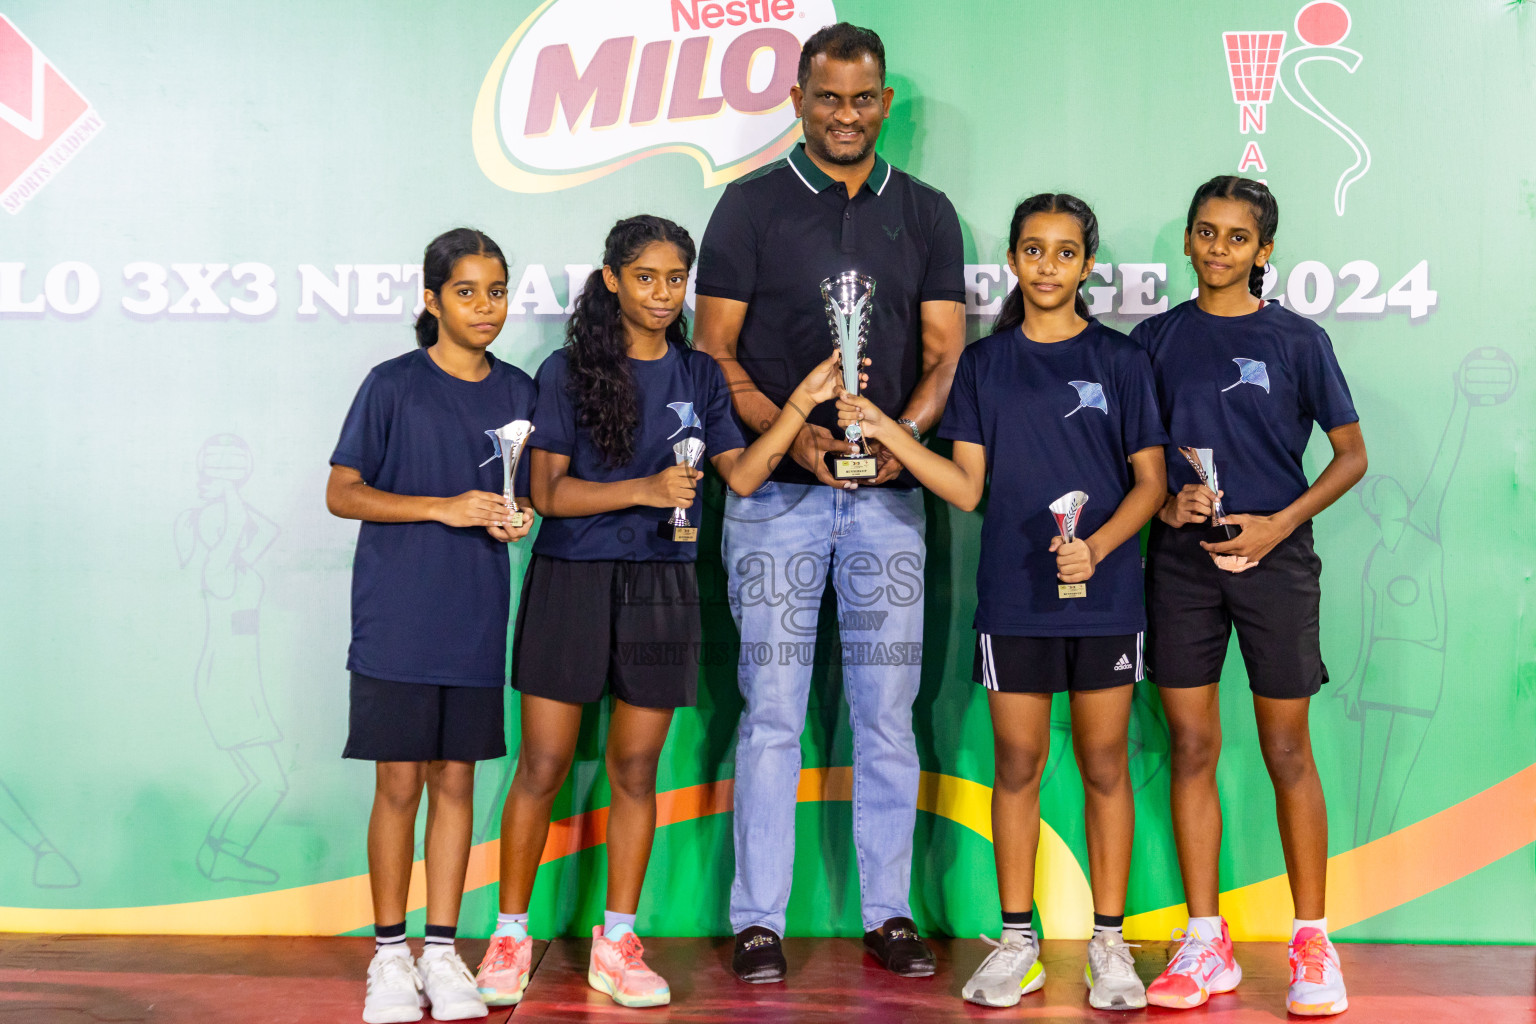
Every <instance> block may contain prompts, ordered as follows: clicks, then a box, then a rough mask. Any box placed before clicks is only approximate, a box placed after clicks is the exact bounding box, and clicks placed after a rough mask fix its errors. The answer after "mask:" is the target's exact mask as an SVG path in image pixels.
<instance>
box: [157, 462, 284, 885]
mask: <svg viewBox="0 0 1536 1024" xmlns="http://www.w3.org/2000/svg"><path fill="white" fill-rule="evenodd" d="M252 468H253V466H252V461H251V449H250V446H249V445H248V444H246V443H245V441H244V439H242V438H240V437H237V436H235V435H234V434H215V435H214V436H213V437H210V438H209V439H208V440H206V441H204V442H203V445H202V447H201V448H199V449H198V452H197V493H198V497H199V498H201V499H202V501H203V504H202V505H200V506H199V507H197V508H189V509H186V510H185V511H183V512H182V513H181V514H180V515H179V516H177V517H176V525H175V537H176V553H177V555H179V556H180V559H181V566H182V568H186V567H187V566H188V565H189V564H191V563H192V561H193V559H197V560H198V565H197V567H198V571H199V584H200V586H201V589H202V595H203V609H204V613H205V617H204V621H205V632H204V634H203V649H202V654H201V655H200V656H199V657H198V659H197V671H196V673H195V674H194V676H193V690H194V692H195V693H196V695H197V707H198V710H199V711H201V712H202V714H203V721H204V722H206V723H207V725H208V733H209V735H210V736H212V737H213V742H214V743H215V744H216V745H217V746H218V748H219V749H220V750H224V751H227V752H228V753H229V756H230V759H231V760H232V761H234V763H235V768H236V769H237V770H238V771H239V772H240V779H241V782H240V788H239V789H237V790H236V791H235V792H234V794H233V795H232V796H230V798H229V800H228V801H227V802H226V803H225V804H224V806H223V807H222V808H221V809H220V810H219V813H218V814H217V815H215V817H214V819H213V821H212V822H211V823H210V824H209V826H208V835H207V836H206V837H205V838H204V840H203V845H202V846H201V847H200V848H199V849H198V851H197V869H198V870H199V871H200V872H202V873H203V876H204V877H206V878H208V879H209V880H210V881H214V882H225V881H229V882H254V883H258V884H268V885H270V884H271V883H273V882H276V881H277V879H278V874H277V872H276V871H273V870H272V869H271V868H268V867H264V866H262V865H260V864H256V863H253V862H252V861H250V860H249V859H248V854H249V853H250V851H251V847H253V846H255V845H256V840H257V838H258V837H259V836H260V835H261V832H262V829H264V828H266V826H267V822H268V821H270V820H271V819H272V815H273V813H274V812H276V810H277V808H278V805H279V804H281V803H282V802H283V798H284V797H286V796H287V795H288V778H287V775H286V773H284V771H283V766H282V764H281V762H279V760H278V757H277V750H276V744H277V742H278V741H279V740H281V739H282V738H283V734H282V732H281V730H279V729H278V727H277V722H276V721H275V720H274V719H273V718H272V712H271V709H269V708H268V706H267V695H266V692H265V690H264V689H263V687H262V681H261V653H260V641H261V598H262V590H263V582H262V578H261V574H260V573H258V572H257V571H256V570H255V569H254V568H253V565H254V564H255V562H256V561H257V560H258V559H260V558H261V556H262V555H264V554H266V552H267V550H268V549H269V548H270V547H271V546H272V542H273V541H275V540H276V539H277V535H278V528H277V525H276V524H275V523H273V522H272V520H270V519H268V518H267V517H266V516H264V515H262V514H261V513H260V512H258V511H256V510H255V509H254V508H252V507H251V506H250V505H249V504H247V503H246V500H245V498H244V496H243V495H241V493H240V488H241V486H242V485H244V484H245V482H246V481H247V480H249V479H250V478H251V471H252Z"/></svg>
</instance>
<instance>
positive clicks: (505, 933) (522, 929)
mask: <svg viewBox="0 0 1536 1024" xmlns="http://www.w3.org/2000/svg"><path fill="white" fill-rule="evenodd" d="M491 934H492V935H493V936H501V937H504V938H513V939H516V940H517V941H519V942H521V941H523V940H524V939H526V938H527V937H528V911H526V910H525V911H523V912H522V913H521V914H497V915H496V930H495V931H494V932H492V933H491Z"/></svg>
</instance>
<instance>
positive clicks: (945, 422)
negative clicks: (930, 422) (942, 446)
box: [939, 349, 987, 445]
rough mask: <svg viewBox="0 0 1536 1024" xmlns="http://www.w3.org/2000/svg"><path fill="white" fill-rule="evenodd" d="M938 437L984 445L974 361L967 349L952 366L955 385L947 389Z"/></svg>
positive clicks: (969, 350) (970, 351)
mask: <svg viewBox="0 0 1536 1024" xmlns="http://www.w3.org/2000/svg"><path fill="white" fill-rule="evenodd" d="M939 436H940V437H942V438H944V439H945V440H948V441H969V442H970V443H971V444H980V445H985V444H986V443H987V442H986V439H985V438H984V437H982V433H981V407H980V404H979V403H978V401H977V397H976V358H975V356H974V355H973V354H972V350H971V349H966V350H965V351H964V352H962V353H960V362H959V364H958V365H957V366H956V367H955V382H954V383H953V384H952V385H951V386H950V389H949V401H948V402H947V403H946V404H945V406H944V416H943V418H942V419H941V420H940V421H939Z"/></svg>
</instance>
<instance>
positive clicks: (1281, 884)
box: [1125, 765, 1536, 942]
mask: <svg viewBox="0 0 1536 1024" xmlns="http://www.w3.org/2000/svg"><path fill="white" fill-rule="evenodd" d="M1533 842H1536V765H1533V766H1531V767H1530V768H1526V769H1525V770H1524V771H1520V772H1517V773H1515V774H1514V775H1511V776H1510V777H1509V778H1507V779H1505V780H1504V781H1503V782H1500V783H1498V784H1496V785H1494V786H1490V787H1489V788H1488V789H1485V790H1483V791H1482V792H1481V793H1478V794H1477V795H1475V796H1471V797H1468V798H1467V799H1465V800H1463V801H1462V802H1461V803H1459V804H1453V805H1452V806H1450V807H1447V808H1446V809H1445V810H1443V811H1441V812H1440V813H1438V814H1434V815H1431V816H1430V817H1428V818H1425V819H1424V820H1423V821H1419V822H1415V823H1414V824H1412V825H1409V826H1407V827H1406V828H1401V829H1398V830H1397V831H1396V832H1393V833H1391V834H1390V835H1386V836H1382V837H1381V838H1380V839H1377V840H1375V841H1374V842H1370V843H1366V844H1365V845H1364V846H1357V847H1355V848H1354V849H1352V850H1345V851H1344V852H1343V853H1340V854H1336V855H1334V856H1332V857H1330V858H1328V927H1329V929H1330V930H1332V931H1337V930H1339V929H1341V928H1347V927H1349V926H1350V925H1352V924H1358V923H1359V922H1361V921H1364V920H1365V919H1366V918H1368V917H1374V916H1376V915H1377V914H1380V913H1383V912H1385V911H1388V910H1391V909H1392V908H1393V907H1397V906H1401V905H1402V904H1404V903H1407V902H1408V901H1409V900H1412V899H1417V898H1418V897H1420V896H1422V895H1424V894H1425V893H1427V892H1433V891H1434V890H1436V889H1439V888H1441V887H1442V886H1446V885H1449V884H1451V883H1452V882H1454V881H1456V880H1457V879H1458V878H1463V877H1465V876H1467V875H1470V874H1471V873H1472V872H1474V871H1476V870H1478V869H1479V868H1481V867H1485V866H1486V865H1488V864H1491V863H1493V862H1494V861H1496V860H1498V859H1499V858H1501V857H1506V856H1508V855H1509V854H1511V853H1514V852H1515V851H1516V850H1518V849H1520V848H1521V847H1522V846H1526V845H1528V844H1530V843H1533ZM1221 912H1222V914H1223V915H1225V917H1226V918H1227V923H1228V924H1229V925H1230V926H1231V928H1232V937H1233V938H1234V939H1242V940H1245V941H1250V942H1252V941H1269V940H1275V941H1278V940H1284V939H1289V938H1290V935H1291V929H1290V922H1291V893H1290V888H1289V886H1288V885H1287V884H1286V878H1285V876H1284V875H1276V876H1275V877H1274V878H1266V879H1264V881H1262V882H1254V883H1253V884H1252V885H1245V886H1242V887H1241V888H1238V889H1231V890H1229V891H1227V892H1224V893H1222V894H1221ZM1187 917H1188V914H1187V911H1186V910H1185V909H1184V904H1182V903H1179V904H1176V905H1174V906H1171V907H1164V908H1163V909H1161V910H1153V911H1149V912H1148V913H1145V914H1135V915H1132V916H1130V917H1127V918H1126V919H1125V933H1126V937H1127V938H1131V937H1135V938H1143V939H1161V938H1166V937H1167V936H1168V935H1169V934H1171V933H1172V931H1173V929H1175V928H1182V927H1184V924H1185V922H1186V920H1187Z"/></svg>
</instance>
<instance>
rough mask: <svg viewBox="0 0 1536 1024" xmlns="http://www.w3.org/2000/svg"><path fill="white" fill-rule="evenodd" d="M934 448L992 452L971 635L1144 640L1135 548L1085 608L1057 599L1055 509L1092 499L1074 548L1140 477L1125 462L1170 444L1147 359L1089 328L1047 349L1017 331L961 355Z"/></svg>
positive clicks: (1107, 566) (1111, 565) (1101, 581)
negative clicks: (1077, 497)
mask: <svg viewBox="0 0 1536 1024" xmlns="http://www.w3.org/2000/svg"><path fill="white" fill-rule="evenodd" d="M939 436H940V437H945V438H948V439H950V440H951V441H969V442H971V443H972V444H979V445H984V446H985V447H986V449H987V473H988V478H989V491H988V498H987V512H986V518H985V519H984V520H983V522H982V527H981V559H980V564H979V565H978V567H977V570H976V622H975V625H976V629H977V631H979V632H982V633H991V634H994V635H1000V636H1118V635H1121V634H1125V633H1139V632H1140V631H1141V630H1143V629H1145V628H1146V621H1147V620H1146V610H1145V608H1144V606H1143V598H1142V576H1141V552H1140V549H1139V548H1138V546H1137V544H1136V542H1135V540H1134V539H1132V540H1128V541H1126V542H1125V543H1124V544H1121V545H1120V546H1119V547H1118V548H1116V549H1115V550H1114V551H1111V552H1110V553H1109V554H1108V555H1106V556H1105V557H1104V560H1103V561H1102V562H1100V563H1099V564H1098V567H1097V568H1096V569H1095V570H1094V574H1093V578H1092V579H1090V580H1089V581H1088V585H1087V586H1088V594H1087V596H1086V597H1077V598H1062V597H1060V596H1059V595H1058V594H1057V591H1056V587H1057V586H1058V585H1059V584H1060V583H1061V581H1060V580H1059V579H1057V578H1056V556H1055V555H1054V554H1053V553H1052V552H1051V550H1050V548H1051V538H1052V537H1055V536H1056V535H1057V533H1058V532H1059V531H1058V530H1057V528H1056V520H1055V518H1054V517H1053V516H1052V515H1051V511H1050V507H1049V506H1050V504H1051V502H1053V501H1055V500H1056V499H1057V498H1059V497H1061V496H1062V495H1064V494H1066V493H1068V492H1069V491H1085V492H1087V494H1088V503H1087V504H1086V505H1084V506H1083V510H1082V512H1081V514H1080V515H1079V517H1078V522H1077V531H1076V536H1077V537H1078V538H1079V539H1082V540H1086V539H1087V538H1088V537H1089V536H1091V535H1092V534H1093V532H1094V531H1095V530H1097V529H1098V528H1099V527H1101V526H1103V525H1104V523H1105V522H1107V521H1108V520H1109V517H1110V516H1111V515H1113V514H1114V512H1115V509H1117V508H1119V507H1120V502H1121V501H1122V500H1124V498H1125V496H1126V494H1127V493H1128V492H1129V491H1130V489H1131V486H1132V485H1133V484H1134V483H1135V475H1134V474H1133V473H1132V471H1131V466H1130V463H1129V462H1127V461H1126V460H1127V459H1129V458H1130V456H1131V455H1133V454H1134V453H1136V452H1139V451H1141V450H1142V449H1144V448H1151V447H1153V446H1155V445H1160V444H1165V443H1166V442H1167V437H1166V435H1165V434H1164V433H1163V424H1162V421H1161V420H1160V419H1159V417H1158V411H1157V400H1156V398H1155V397H1154V396H1153V390H1152V368H1151V367H1150V366H1148V365H1147V357H1146V354H1145V353H1143V352H1142V351H1141V350H1140V349H1138V348H1137V347H1136V346H1135V345H1133V344H1131V342H1130V340H1129V339H1128V338H1126V336H1125V335H1123V334H1121V333H1119V332H1118V331H1114V330H1111V329H1109V328H1108V327H1105V326H1104V325H1103V324H1101V323H1099V322H1098V321H1097V320H1092V321H1089V323H1088V326H1087V327H1085V328H1084V329H1083V330H1082V332H1081V333H1079V334H1077V335H1076V336H1074V337H1071V338H1068V339H1067V340H1065V341H1058V342H1055V343H1051V344H1042V343H1040V342H1035V341H1030V340H1029V339H1028V338H1026V337H1025V336H1024V332H1023V331H1022V330H1021V329H1019V328H1017V327H1015V328H1014V329H1013V330H1011V331H1006V332H1004V333H1002V334H994V335H992V336H991V337H988V338H982V339H981V340H980V341H978V342H976V343H975V344H973V345H971V346H969V347H968V348H966V350H965V351H964V352H963V353H961V355H960V363H959V366H958V367H956V369H955V383H954V387H953V388H952V389H951V390H950V392H949V404H948V405H947V406H945V408H944V419H943V421H942V422H940V424H939Z"/></svg>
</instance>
